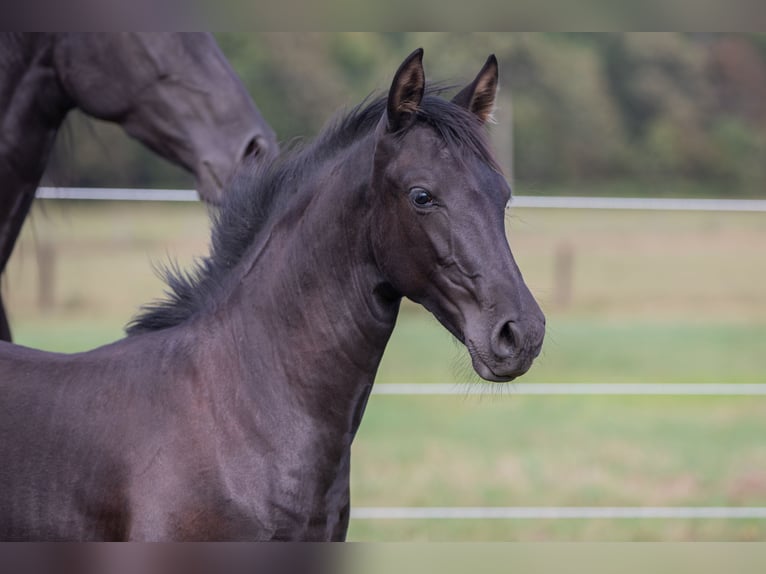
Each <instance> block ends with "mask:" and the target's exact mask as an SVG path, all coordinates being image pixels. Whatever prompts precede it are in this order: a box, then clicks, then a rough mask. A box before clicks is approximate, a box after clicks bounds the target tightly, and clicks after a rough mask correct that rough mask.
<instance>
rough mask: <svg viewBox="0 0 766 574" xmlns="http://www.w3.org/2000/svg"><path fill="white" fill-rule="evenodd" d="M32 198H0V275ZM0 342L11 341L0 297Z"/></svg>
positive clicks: (19, 195) (25, 194)
mask: <svg viewBox="0 0 766 574" xmlns="http://www.w3.org/2000/svg"><path fill="white" fill-rule="evenodd" d="M34 198H35V194H34V191H32V193H28V192H22V193H18V194H15V195H13V196H11V197H8V196H6V197H0V275H1V274H2V273H3V272H4V271H5V266H6V265H7V264H8V260H9V259H10V258H11V253H13V247H14V245H16V239H17V238H18V236H19V233H21V227H22V225H24V220H25V219H26V218H27V214H28V213H29V209H30V208H31V207H32V201H33V200H34ZM0 340H2V341H10V340H11V328H10V326H9V325H8V319H7V317H6V315H5V307H4V306H3V300H2V296H1V295H0Z"/></svg>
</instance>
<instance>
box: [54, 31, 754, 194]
mask: <svg viewBox="0 0 766 574" xmlns="http://www.w3.org/2000/svg"><path fill="white" fill-rule="evenodd" d="M217 39H218V41H219V43H220V45H221V48H222V49H223V51H224V52H225V54H226V55H227V57H228V58H229V61H230V62H231V63H232V65H233V67H234V68H235V70H236V71H237V73H238V74H239V75H240V77H241V78H242V80H243V82H244V83H245V85H246V86H247V88H248V90H249V91H250V93H251V94H252V96H253V99H254V100H255V102H256V103H257V105H258V107H259V108H260V109H261V112H262V113H263V115H264V117H265V118H266V119H267V120H268V121H269V122H270V123H271V125H272V126H273V128H274V129H275V130H276V132H277V134H278V136H279V138H280V140H282V141H283V142H287V141H290V140H292V139H294V138H296V137H301V136H312V135H314V134H315V133H316V132H317V131H318V130H319V129H320V128H321V126H322V125H323V124H324V123H325V122H326V120H327V119H328V118H329V117H330V116H331V115H332V114H333V113H334V112H335V111H337V110H338V109H340V108H348V107H350V106H352V105H354V104H356V103H358V102H359V101H361V99H362V98H364V97H365V96H367V95H369V94H370V93H380V92H381V91H383V90H385V89H387V87H388V85H389V82H390V79H391V77H392V75H393V72H394V70H395V69H396V66H398V64H399V63H400V62H401V60H402V59H403V58H404V57H405V56H406V55H407V54H408V53H409V52H410V51H411V50H412V49H414V48H415V47H418V46H423V47H424V48H425V50H426V56H425V65H426V71H427V74H428V76H429V77H430V78H432V79H437V80H446V81H447V82H448V83H449V84H455V85H460V84H462V83H465V82H467V81H469V80H470V79H472V78H473V76H474V75H475V73H476V72H477V71H478V69H479V68H480V66H481V65H482V63H483V62H484V59H485V58H486V57H487V55H488V54H489V53H495V54H496V55H497V57H498V59H499V61H500V65H501V70H500V73H501V92H500V95H499V99H498V109H497V113H496V118H497V122H498V125H495V126H492V128H491V132H492V136H493V138H494V139H495V145H496V149H497V150H498V155H499V156H500V160H501V163H502V164H503V165H504V166H505V167H506V169H507V170H508V172H509V174H512V176H513V179H514V182H515V185H516V189H517V191H518V192H519V193H577V194H605V195H618V194H624V195H650V196H660V195H697V196H701V195H717V196H743V197H744V196H766V34H737V35H731V34H685V33H628V34H624V33H614V34H604V33H597V34H584V33H414V32H413V33H410V32H400V33H350V32H348V33H344V32H339V33H258V34H239V33H221V34H217ZM73 116H74V117H72V118H71V119H70V120H68V125H67V129H66V130H64V132H63V133H62V136H61V137H60V138H59V139H60V141H59V142H58V144H57V153H56V156H55V161H54V168H53V169H52V170H51V172H50V173H49V176H48V181H49V182H50V181H52V182H53V183H55V184H58V185H104V186H142V187H143V186H145V187H174V186H189V185H191V183H192V182H191V179H190V178H189V177H188V176H187V175H186V174H184V173H183V172H181V171H180V170H178V169H176V168H174V167H172V166H169V165H168V164H167V163H166V162H164V161H162V160H159V159H157V158H155V157H154V156H152V155H151V154H150V153H149V152H146V151H145V150H144V149H143V148H141V147H140V146H139V145H137V144H135V143H134V142H131V141H128V139H127V138H126V137H125V136H124V135H123V134H122V133H121V131H120V130H119V129H118V128H115V127H113V126H107V125H103V124H100V123H97V122H93V121H91V120H84V119H83V118H82V117H81V116H78V115H73Z"/></svg>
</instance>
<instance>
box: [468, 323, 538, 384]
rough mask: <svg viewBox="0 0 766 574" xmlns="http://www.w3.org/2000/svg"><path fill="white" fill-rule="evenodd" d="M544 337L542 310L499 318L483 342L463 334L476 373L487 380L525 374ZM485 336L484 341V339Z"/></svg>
mask: <svg viewBox="0 0 766 574" xmlns="http://www.w3.org/2000/svg"><path fill="white" fill-rule="evenodd" d="M544 337H545V316H544V315H543V314H542V312H539V315H538V314H535V315H534V316H532V317H525V318H523V319H505V320H502V321H499V322H498V323H497V324H496V325H495V326H494V327H493V329H492V330H491V331H490V332H489V336H488V337H484V338H483V339H484V341H481V340H478V341H477V340H474V339H472V338H471V337H466V346H467V347H468V352H469V353H470V355H471V361H472V362H473V368H474V370H475V371H476V373H477V374H478V375H479V376H480V377H481V378H482V379H485V380H487V381H493V382H508V381H512V380H513V379H515V378H517V377H520V376H521V375H523V374H524V373H526V372H527V371H528V370H529V368H530V367H531V366H532V363H533V362H534V360H535V358H536V357H537V356H538V355H539V354H540V351H541V349H542V346H543V339H544ZM487 339H488V340H487Z"/></svg>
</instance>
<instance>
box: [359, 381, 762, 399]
mask: <svg viewBox="0 0 766 574" xmlns="http://www.w3.org/2000/svg"><path fill="white" fill-rule="evenodd" d="M372 392H373V394H376V395H423V396H449V395H452V396H469V395H481V396H489V397H495V396H503V397H505V396H508V397H513V396H516V395H602V396H603V395H643V396H658V395H669V396H677V395H687V396H688V395H714V396H727V395H738V396H756V395H766V384H759V383H508V384H503V385H495V384H492V383H490V384H486V383H479V384H473V383H460V384H450V383H387V384H379V385H376V386H374V387H373V388H372Z"/></svg>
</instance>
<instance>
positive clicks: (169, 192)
mask: <svg viewBox="0 0 766 574" xmlns="http://www.w3.org/2000/svg"><path fill="white" fill-rule="evenodd" d="M37 197H38V198H40V199H82V200H90V199H93V200H116V201H198V200H199V196H198V195H197V192H196V191H194V190H193V189H142V188H98V187H41V188H39V189H38V190H37ZM511 206H512V207H533V208H548V209H628V210H667V211H752V212H766V200H760V199H674V198H661V197H645V198H644V197H642V198H632V197H538V196H529V195H517V196H514V198H513V199H512V200H511Z"/></svg>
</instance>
